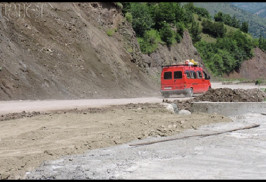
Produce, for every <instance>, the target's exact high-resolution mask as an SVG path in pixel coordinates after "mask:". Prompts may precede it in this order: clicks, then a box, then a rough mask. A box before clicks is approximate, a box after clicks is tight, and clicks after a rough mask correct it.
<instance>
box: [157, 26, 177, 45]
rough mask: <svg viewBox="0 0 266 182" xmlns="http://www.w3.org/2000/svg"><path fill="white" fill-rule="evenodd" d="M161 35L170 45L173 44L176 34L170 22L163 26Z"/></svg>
mask: <svg viewBox="0 0 266 182" xmlns="http://www.w3.org/2000/svg"><path fill="white" fill-rule="evenodd" d="M160 37H161V39H162V41H164V42H165V43H166V45H167V46H168V47H170V46H171V45H172V44H173V42H174V37H175V34H174V32H173V31H172V29H171V27H170V25H169V24H168V23H164V24H163V27H162V28H161V29H160Z"/></svg>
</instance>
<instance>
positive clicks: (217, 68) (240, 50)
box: [195, 30, 253, 76]
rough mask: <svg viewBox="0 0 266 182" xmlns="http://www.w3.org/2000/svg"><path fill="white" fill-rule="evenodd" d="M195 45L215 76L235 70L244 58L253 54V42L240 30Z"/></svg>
mask: <svg viewBox="0 0 266 182" xmlns="http://www.w3.org/2000/svg"><path fill="white" fill-rule="evenodd" d="M195 46H196V48H197V50H198V51H199V52H200V55H201V57H202V59H203V60H204V61H205V62H204V63H205V65H206V66H207V67H208V68H209V69H210V71H211V72H212V73H213V74H214V75H217V76H218V75H223V74H224V73H230V72H232V71H233V70H236V71H237V70H238V69H239V68H240V66H241V63H242V62H243V61H244V60H246V59H249V58H251V57H252V56H253V54H252V48H253V42H252V40H251V39H249V38H248V36H247V35H245V34H244V33H243V32H241V31H240V30H238V31H236V32H233V33H230V34H228V36H226V37H224V38H218V39H217V42H216V43H206V42H204V41H200V42H197V43H196V44H195Z"/></svg>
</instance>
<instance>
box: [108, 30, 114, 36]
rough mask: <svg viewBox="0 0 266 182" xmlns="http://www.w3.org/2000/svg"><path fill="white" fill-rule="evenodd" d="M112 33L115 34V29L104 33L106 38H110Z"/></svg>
mask: <svg viewBox="0 0 266 182" xmlns="http://www.w3.org/2000/svg"><path fill="white" fill-rule="evenodd" d="M114 33H115V29H108V30H107V31H106V34H107V35H108V36H112V35H113V34H114Z"/></svg>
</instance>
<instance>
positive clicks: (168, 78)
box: [163, 72, 172, 80]
mask: <svg viewBox="0 0 266 182" xmlns="http://www.w3.org/2000/svg"><path fill="white" fill-rule="evenodd" d="M163 78H164V79H165V80H171V79H172V72H164V76H163Z"/></svg>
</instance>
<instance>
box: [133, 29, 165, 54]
mask: <svg viewBox="0 0 266 182" xmlns="http://www.w3.org/2000/svg"><path fill="white" fill-rule="evenodd" d="M160 42H162V41H161V39H160V35H159V32H158V31H156V30H155V29H151V30H149V31H146V32H145V34H144V37H143V38H140V37H139V38H138V43H139V45H140V49H141V52H142V53H144V54H150V53H152V52H154V51H155V50H156V49H157V47H158V44H159V43H160Z"/></svg>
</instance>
